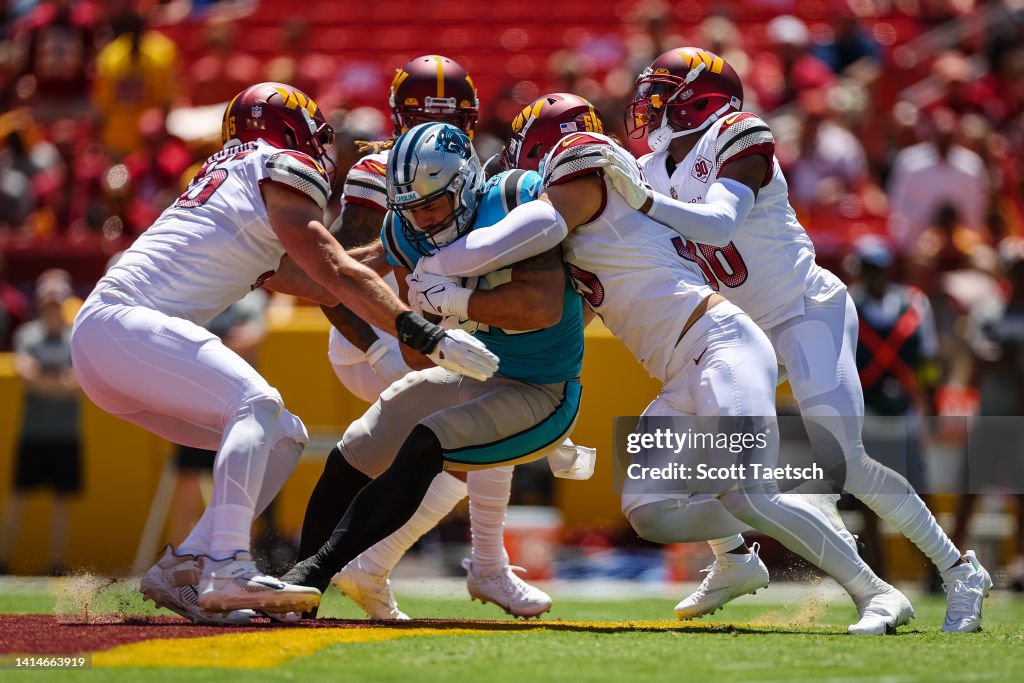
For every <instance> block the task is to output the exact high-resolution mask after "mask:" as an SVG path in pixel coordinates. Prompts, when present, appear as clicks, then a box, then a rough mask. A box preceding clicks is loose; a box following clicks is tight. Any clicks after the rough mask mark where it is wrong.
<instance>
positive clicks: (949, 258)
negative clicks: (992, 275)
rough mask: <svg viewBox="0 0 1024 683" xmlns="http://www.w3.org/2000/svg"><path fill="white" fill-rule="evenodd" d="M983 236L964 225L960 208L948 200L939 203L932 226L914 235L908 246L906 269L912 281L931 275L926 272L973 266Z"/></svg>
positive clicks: (936, 273) (927, 277) (983, 242)
mask: <svg viewBox="0 0 1024 683" xmlns="http://www.w3.org/2000/svg"><path fill="white" fill-rule="evenodd" d="M985 244H986V242H985V240H984V239H983V238H982V236H981V235H980V234H979V233H978V231H976V230H972V229H970V228H968V227H966V226H965V225H964V223H963V221H962V219H961V216H960V211H959V210H958V209H957V207H956V205H955V204H953V203H952V202H946V203H944V204H942V205H940V206H939V208H938V209H937V210H936V212H935V220H934V221H933V223H932V226H931V227H930V228H928V229H927V230H925V231H924V232H923V233H921V235H919V236H918V238H917V240H915V242H914V243H913V244H912V245H911V246H910V249H909V253H908V256H909V272H910V273H911V274H912V276H913V279H914V281H915V282H916V281H918V280H921V281H922V282H927V281H929V280H931V279H932V277H931V276H930V275H929V274H928V272H931V273H933V274H934V275H936V276H937V275H941V274H942V273H948V272H950V271H954V270H964V269H967V268H972V267H974V261H973V258H974V255H975V253H976V252H977V250H978V249H979V248H981V247H984V246H985Z"/></svg>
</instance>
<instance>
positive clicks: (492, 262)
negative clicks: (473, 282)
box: [420, 201, 569, 275]
mask: <svg viewBox="0 0 1024 683" xmlns="http://www.w3.org/2000/svg"><path fill="white" fill-rule="evenodd" d="M567 234H569V227H568V226H567V225H566V223H565V219H563V218H562V216H561V215H560V214H559V213H558V212H557V211H555V207H553V206H551V205H550V204H548V203H547V202H544V201H535V202H529V203H528V204H522V205H520V206H517V207H516V208H515V209H513V210H512V211H511V212H509V214H508V215H507V216H505V217H504V218H503V219H501V220H500V221H498V222H497V223H495V224H494V225H492V226H491V227H489V228H487V229H486V230H474V231H473V232H471V233H469V234H468V235H466V236H465V237H464V238H462V239H460V240H456V241H455V242H453V243H452V244H449V245H448V246H446V247H445V248H444V249H442V250H440V251H439V252H437V253H436V254H434V255H432V256H426V257H424V258H422V259H420V269H421V270H423V271H426V272H428V273H434V274H437V275H486V274H487V273H490V272H492V271H495V270H499V269H501V268H506V267H508V266H510V265H512V264H513V263H517V262H519V261H522V260H523V259H525V258H529V257H531V256H536V255H537V254H541V253H543V252H545V251H547V250H548V249H551V248H553V247H554V246H555V245H557V244H559V243H560V242H561V241H562V240H563V239H565V236H566V235H567Z"/></svg>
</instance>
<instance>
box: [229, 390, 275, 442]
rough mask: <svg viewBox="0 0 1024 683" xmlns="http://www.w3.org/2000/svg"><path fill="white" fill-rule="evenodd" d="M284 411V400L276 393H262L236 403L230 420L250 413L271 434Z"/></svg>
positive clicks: (272, 434)
mask: <svg viewBox="0 0 1024 683" xmlns="http://www.w3.org/2000/svg"><path fill="white" fill-rule="evenodd" d="M283 411H284V401H283V400H282V399H281V395H280V394H278V393H276V392H275V393H273V394H264V395H262V396H256V397H252V398H248V399H245V400H243V401H241V402H240V403H239V404H237V405H236V406H235V408H234V410H233V411H232V413H231V420H230V421H231V422H235V421H237V420H239V419H240V418H242V417H245V416H248V415H252V417H253V418H254V419H255V420H256V422H257V423H258V424H259V425H260V426H261V427H263V429H264V431H265V432H266V433H267V434H268V435H271V436H275V435H276V433H277V425H278V421H279V420H280V419H281V415H282V413H283Z"/></svg>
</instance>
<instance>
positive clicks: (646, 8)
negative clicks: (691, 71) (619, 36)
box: [619, 0, 687, 95]
mask: <svg viewBox="0 0 1024 683" xmlns="http://www.w3.org/2000/svg"><path fill="white" fill-rule="evenodd" d="M629 20H630V24H631V28H632V31H631V32H630V34H629V35H628V36H627V38H626V51H627V53H628V56H627V57H626V60H625V64H624V66H625V73H624V74H621V75H620V78H619V80H621V81H623V82H624V83H628V89H629V94H630V95H632V87H633V83H634V82H635V81H636V78H637V76H639V75H640V72H641V71H643V70H644V69H646V68H647V67H648V66H650V64H651V62H653V61H654V60H655V59H656V58H657V57H658V55H660V54H662V53H663V52H665V51H666V50H671V49H672V48H674V47H678V46H680V45H686V44H687V41H686V40H685V39H684V38H683V37H682V36H680V35H679V34H678V32H677V31H676V30H675V26H674V20H673V16H672V6H671V5H670V4H668V3H667V2H664V0H643V1H642V2H640V3H638V4H637V5H636V6H635V7H634V8H633V11H632V12H631V13H630V16H629Z"/></svg>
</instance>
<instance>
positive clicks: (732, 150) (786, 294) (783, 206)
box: [639, 112, 843, 329]
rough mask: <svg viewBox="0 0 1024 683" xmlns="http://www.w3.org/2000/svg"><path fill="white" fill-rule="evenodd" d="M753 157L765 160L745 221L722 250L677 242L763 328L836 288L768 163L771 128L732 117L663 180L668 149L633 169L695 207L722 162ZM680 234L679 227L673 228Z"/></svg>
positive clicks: (746, 116)
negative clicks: (807, 299) (764, 170)
mask: <svg viewBox="0 0 1024 683" xmlns="http://www.w3.org/2000/svg"><path fill="white" fill-rule="evenodd" d="M752 154H760V155H763V156H766V157H767V158H768V159H770V160H771V165H770V166H769V170H768V173H767V175H766V176H765V179H764V183H763V184H762V186H761V189H760V191H759V192H758V195H757V200H756V201H755V202H754V208H753V209H752V210H751V211H750V214H749V215H748V216H747V219H746V221H744V223H743V226H742V227H741V228H740V230H739V232H738V233H737V234H736V236H735V237H734V239H733V241H732V242H730V243H729V244H728V245H726V246H725V247H714V246H710V245H706V244H696V243H694V242H693V241H691V240H684V241H685V243H686V249H687V251H688V252H689V253H690V255H691V256H692V257H693V258H694V259H695V260H696V261H697V263H698V264H699V265H700V267H701V269H702V270H703V271H704V275H705V276H706V277H707V278H708V281H709V282H710V284H711V286H712V287H713V288H715V289H716V290H718V291H719V293H720V294H722V295H723V296H725V297H727V298H728V299H729V300H730V301H732V302H733V303H735V304H736V305H737V306H739V307H740V308H742V309H743V310H744V311H745V312H746V313H747V315H749V316H750V317H751V318H753V319H754V321H755V322H756V323H757V324H758V325H760V326H761V327H762V328H766V329H767V328H769V327H771V326H772V325H774V324H777V323H780V322H782V321H783V320H786V319H788V318H790V317H793V316H794V315H799V314H800V313H802V312H803V299H804V296H808V297H810V298H811V299H814V300H824V299H827V298H828V297H830V296H832V295H833V294H835V292H837V291H839V290H840V289H842V287H843V284H842V282H841V281H840V280H839V278H837V277H836V276H835V275H833V274H832V273H830V272H829V271H827V270H825V269H823V268H821V267H820V266H819V265H818V264H817V263H815V260H814V259H815V254H814V245H813V244H812V243H811V239H810V238H809V237H808V236H807V232H806V231H805V230H804V228H803V226H802V225H800V221H798V220H797V217H796V213H795V212H794V211H793V207H792V206H790V204H789V186H788V184H787V183H786V178H785V177H784V176H783V175H782V171H781V170H780V168H779V163H778V161H777V160H776V159H775V141H774V138H773V137H772V133H771V130H770V129H769V127H768V124H766V123H765V122H764V121H762V120H761V119H760V118H758V117H757V116H756V115H755V114H751V113H748V112H737V113H735V114H732V115H730V116H726V117H724V118H722V119H719V120H718V121H716V122H715V123H713V124H712V125H711V126H710V127H709V128H708V129H707V130H706V131H705V132H704V133H703V134H702V135H701V138H700V141H699V142H698V143H697V145H696V146H695V147H694V148H693V149H692V150H690V153H689V154H688V155H687V156H686V158H685V159H683V161H682V163H680V164H679V165H678V166H676V168H675V170H674V172H673V173H672V175H671V176H669V173H668V168H667V166H666V161H667V160H668V152H657V153H654V154H647V155H645V156H643V157H641V158H640V161H639V163H640V167H641V168H642V169H643V171H644V175H645V176H646V177H647V181H648V182H649V183H650V184H651V187H653V188H654V190H655V191H656V192H660V193H662V194H664V195H667V196H670V197H672V198H673V199H678V200H679V201H681V202H691V203H699V202H703V201H704V198H705V197H706V196H707V191H708V188H709V187H711V184H712V183H714V182H715V181H716V180H717V179H718V174H719V172H720V171H721V169H722V168H723V167H724V166H725V164H726V163H728V162H730V161H734V160H736V159H739V158H742V157H744V156H749V155H752ZM679 227H680V229H681V230H682V231H683V232H686V226H685V225H683V226H679Z"/></svg>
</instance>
